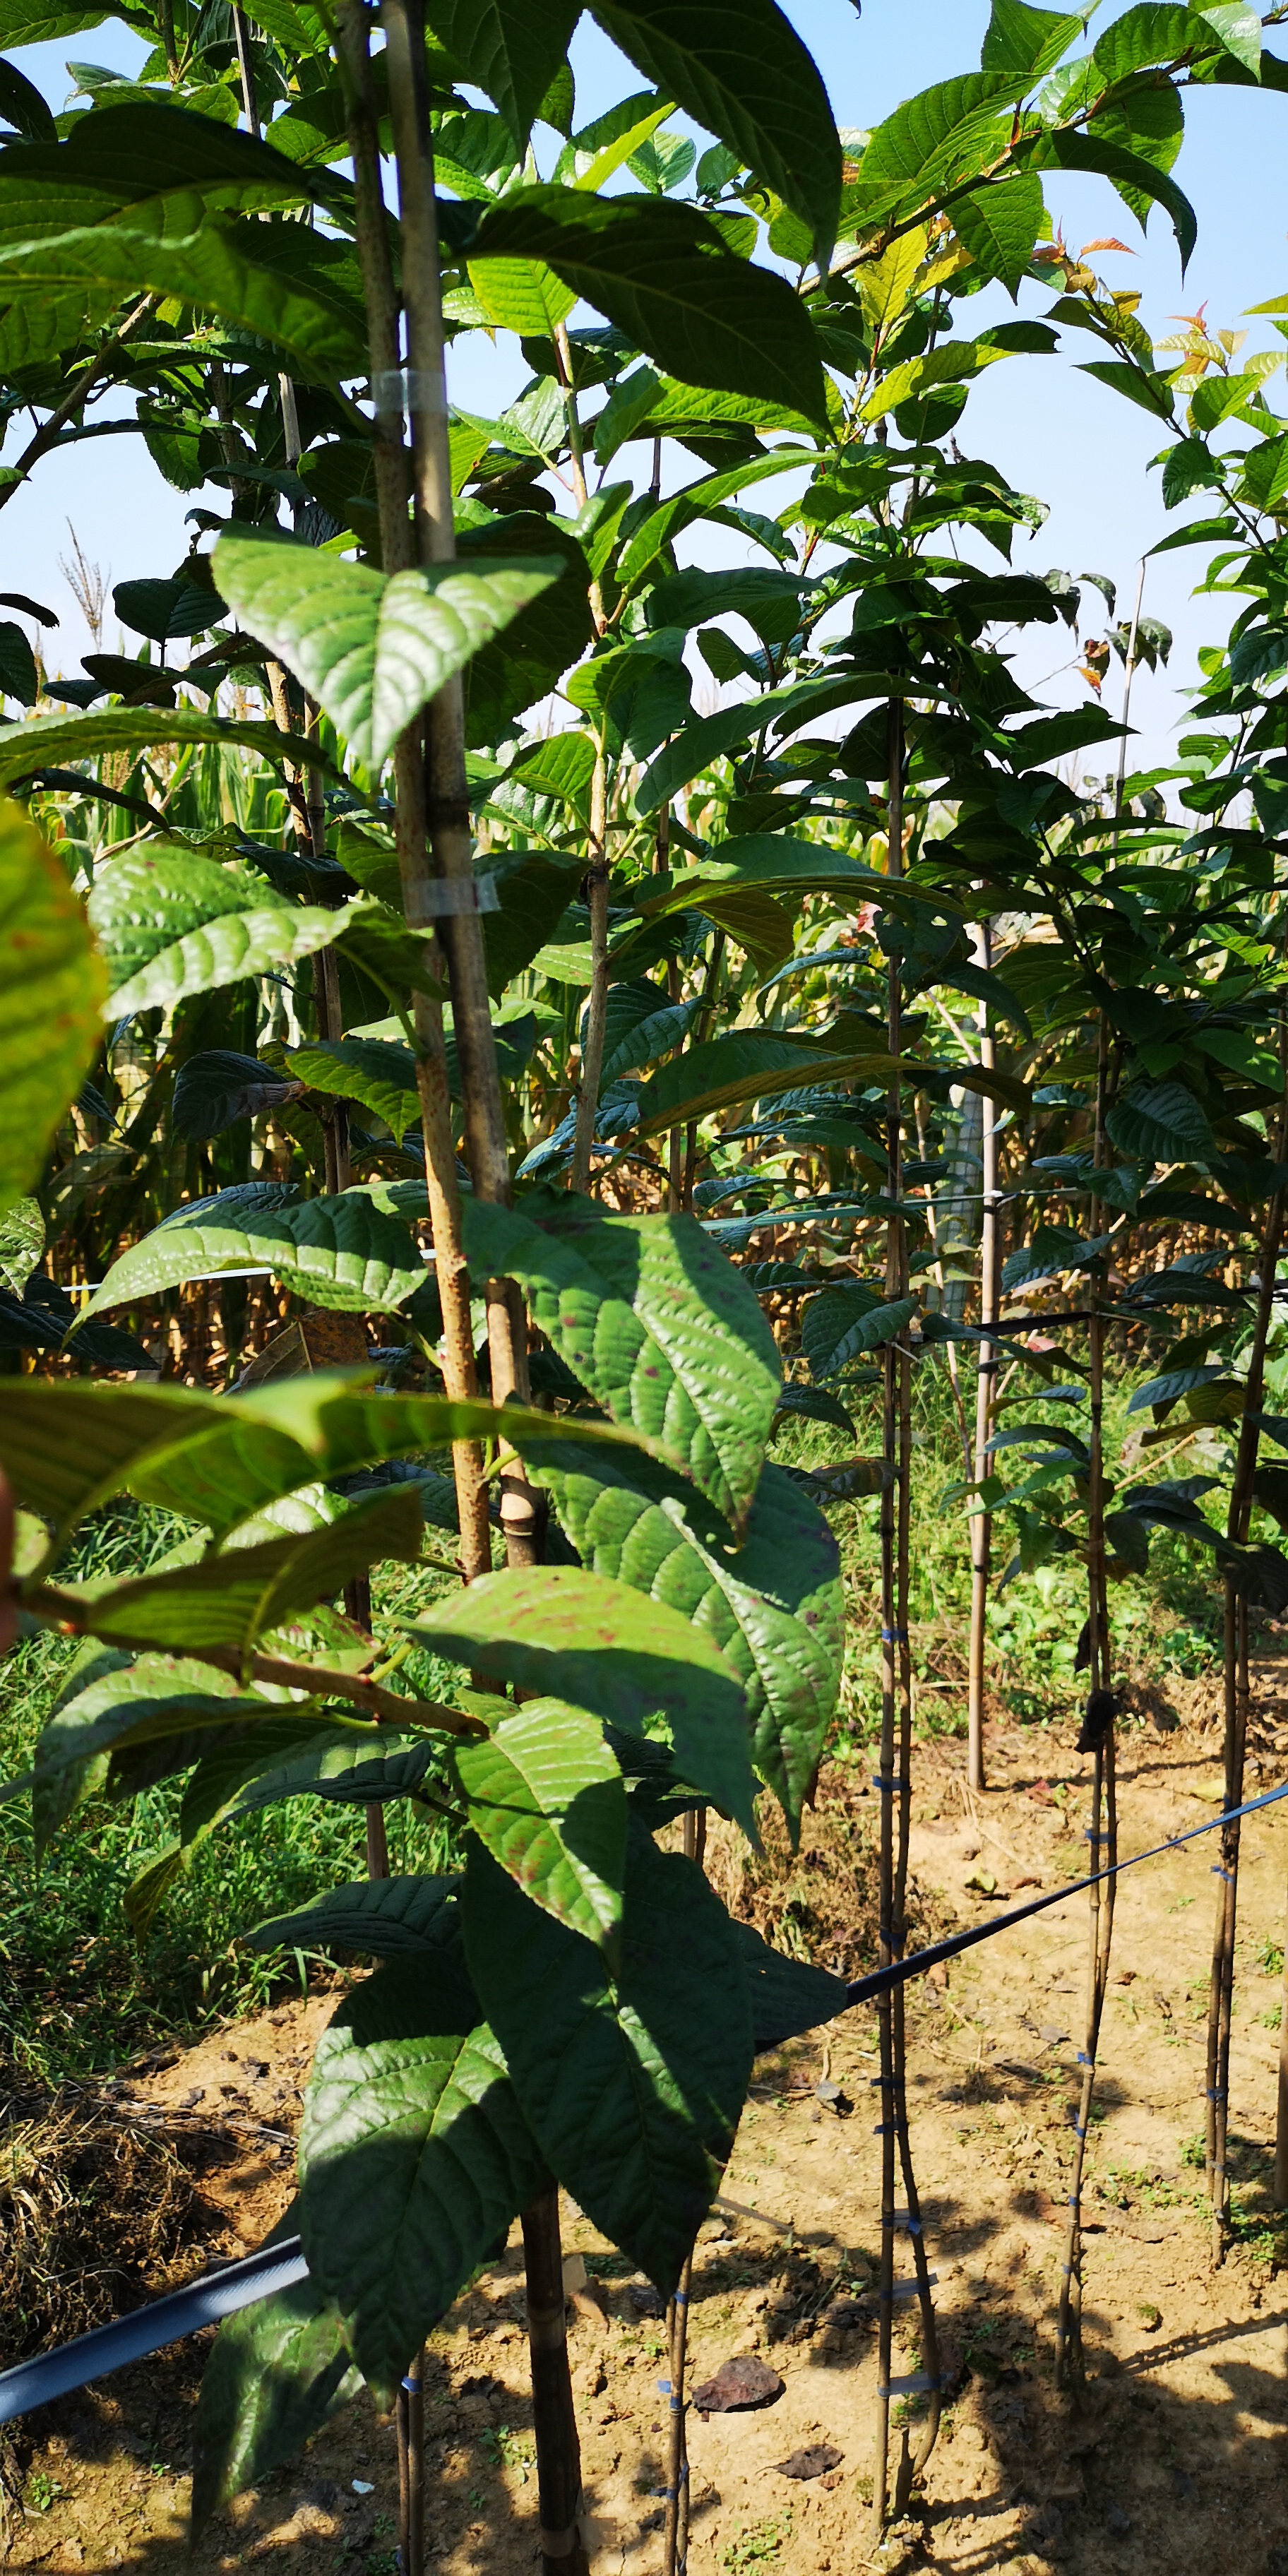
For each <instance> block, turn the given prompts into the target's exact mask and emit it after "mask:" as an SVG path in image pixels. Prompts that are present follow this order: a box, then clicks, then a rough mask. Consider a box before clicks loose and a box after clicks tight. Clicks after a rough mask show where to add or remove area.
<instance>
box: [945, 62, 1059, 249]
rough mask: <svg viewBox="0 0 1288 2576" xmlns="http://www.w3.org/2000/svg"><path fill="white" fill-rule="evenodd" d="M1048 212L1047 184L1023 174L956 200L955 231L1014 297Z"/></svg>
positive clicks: (1036, 177) (953, 218)
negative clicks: (1044, 188) (1045, 212)
mask: <svg viewBox="0 0 1288 2576" xmlns="http://www.w3.org/2000/svg"><path fill="white" fill-rule="evenodd" d="M1043 14H1044V15H1045V12H1044V13H1043ZM1066 23H1067V22H1066ZM1043 212H1044V206H1043V198H1042V182H1041V180H1040V179H1039V178H1038V176H1037V174H1036V172H1034V171H1027V170H1025V171H1017V172H1015V173H1013V175H1012V176H1011V177H1010V178H1007V179H1003V180H1001V181H999V182H997V183H995V184H991V185H989V186H987V187H982V188H976V189H974V190H972V191H971V192H970V194H969V195H966V196H962V197H955V198H954V199H953V212H952V222H953V230H954V232H955V233H956V235H957V237H958V239H959V241H963V242H964V243H965V245H966V248H967V250H968V251H969V252H970V255H971V259H972V260H973V262H974V265H975V267H976V268H977V269H978V270H979V271H980V274H981V276H983V277H1000V279H1001V280H1002V283H1003V285H1004V286H1005V287H1006V288H1007V290H1008V292H1009V293H1010V294H1011V295H1012V296H1013V297H1014V296H1015V295H1017V294H1018V292H1019V287H1020V281H1021V279H1022V278H1023V276H1024V273H1025V271H1026V269H1027V268H1028V265H1029V262H1030V260H1031V259H1032V257H1033V247H1034V244H1035V242H1036V241H1037V239H1038V236H1039V234H1040V231H1041V228H1042V217H1043Z"/></svg>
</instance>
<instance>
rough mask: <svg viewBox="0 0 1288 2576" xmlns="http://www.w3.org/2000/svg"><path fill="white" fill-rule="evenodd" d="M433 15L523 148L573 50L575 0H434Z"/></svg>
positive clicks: (465, 70) (456, 58) (441, 35)
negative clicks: (569, 46) (569, 51)
mask: <svg viewBox="0 0 1288 2576" xmlns="http://www.w3.org/2000/svg"><path fill="white" fill-rule="evenodd" d="M427 16H428V19H429V24H430V26H431V27H432V28H433V31H434V34H435V35H436V36H437V38H438V41H439V43H440V44H441V45H442V46H443V47H444V49H445V51H446V52H447V53H448V54H449V55H450V56H451V58H452V60H453V62H454V63H459V65H460V68H461V73H462V75H463V76H464V78H465V79H466V80H467V81H470V82H473V83H475V84H476V85H477V87H478V88H479V89H481V90H484V91H486V93H487V96H488V97H489V98H490V99H493V100H494V101H495V103H496V105H497V107H498V108H499V109H500V112H501V114H502V116H503V117H504V118H505V121H506V124H507V125H508V126H509V128H510V132H511V133H512V135H513V136H514V139H515V142H516V144H517V145H518V147H519V149H520V150H522V149H523V146H524V145H525V144H526V142H527V140H528V136H529V133H530V132H531V129H532V123H533V119H534V118H535V117H536V116H537V115H538V114H539V112H540V110H541V108H542V107H543V105H544V104H545V101H546V96H547V92H548V91H549V89H550V85H551V82H552V81H553V80H554V79H555V77H556V74H557V73H558V71H559V69H560V66H561V65H562V63H563V59H564V56H565V54H566V53H567V51H568V43H569V39H570V37H571V35H572V31H573V27H574V25H575V24H576V19H577V9H576V6H575V0H431V4H430V7H429V10H428V12H427Z"/></svg>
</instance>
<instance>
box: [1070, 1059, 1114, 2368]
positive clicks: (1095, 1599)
mask: <svg viewBox="0 0 1288 2576" xmlns="http://www.w3.org/2000/svg"><path fill="white" fill-rule="evenodd" d="M1108 1084H1109V1023H1108V1020H1107V1019H1106V1017H1105V1014H1104V1012H1103V1011H1102V1012H1101V1014H1100V1029H1099V1044H1098V1050H1097V1068H1096V1136H1095V1169H1096V1170H1097V1171H1098V1170H1099V1169H1100V1168H1101V1166H1102V1164H1103V1163H1104V1160H1105V1152H1106V1141H1105V1111H1106V1106H1107V1097H1108ZM1101 1212H1102V1210H1101V1201H1100V1199H1099V1197H1098V1196H1096V1195H1095V1193H1094V1192H1093V1195H1092V1198H1091V1205H1090V1218H1089V1223H1090V1228H1091V1232H1092V1234H1093V1235H1095V1234H1096V1233H1097V1232H1098V1231H1099V1227H1100V1222H1101ZM1100 1266H1101V1265H1098V1267H1100ZM1089 1339H1090V1355H1089V1356H1090V1368H1091V1441H1090V1460H1089V1466H1088V1476H1087V1638H1088V1657H1089V1664H1090V1672H1089V1676H1088V1678H1089V1683H1090V1692H1089V1697H1088V1701H1087V1718H1086V1723H1085V1725H1084V1728H1083V1734H1082V1738H1081V1741H1082V1743H1083V1746H1084V1749H1087V1750H1093V1749H1094V1755H1095V1767H1094V1773H1093V1779H1092V1792H1091V1822H1090V1825H1089V1827H1088V1837H1089V1842H1090V1858H1089V1862H1088V1867H1089V1869H1090V1870H1091V1871H1092V1872H1095V1871H1098V1870H1099V1868H1100V1865H1101V1863H1100V1844H1101V1838H1102V1834H1103V1837H1104V1840H1105V1842H1106V1846H1107V1850H1106V1858H1107V1864H1108V1866H1109V1867H1110V1868H1111V1869H1112V1868H1113V1866H1114V1864H1115V1863H1116V1861H1117V1858H1118V1804H1117V1780H1116V1772H1115V1760H1114V1732H1113V1729H1114V1705H1113V1700H1112V1697H1111V1696H1110V1691H1109V1681H1110V1651H1109V1621H1108V1599H1107V1589H1106V1582H1105V1495H1104V1379H1105V1326H1104V1317H1103V1315H1102V1314H1101V1312H1100V1311H1099V1300H1098V1299H1097V1302H1096V1308H1095V1311H1094V1312H1093V1314H1092V1318H1091V1325H1090V1334H1089ZM1116 1884H1117V1882H1116V1881H1115V1880H1114V1879H1112V1878H1110V1879H1108V1880H1107V1881H1106V1882H1105V1885H1104V1887H1103V1888H1101V1887H1098V1886H1097V1887H1093V1888H1092V1889H1091V1891H1090V1954H1089V1958H1088V1965H1087V2024H1086V2046H1085V2048H1084V2049H1083V2051H1082V2088H1081V2094H1080V2098H1079V2104H1078V2116H1077V2121H1076V2125H1075V2129H1074V2150H1073V2172H1072V2175H1071V2177H1070V2191H1069V2218H1068V2228H1067V2233H1066V2240H1065V2257H1064V2263H1063V2266H1062V2271H1061V2283H1060V2304H1059V2310H1058V2314H1057V2318H1056V2345H1055V2378H1056V2385H1057V2387H1059V2386H1061V2385H1062V2384H1063V2382H1064V2378H1065V2374H1066V2371H1067V2370H1068V2369H1069V2368H1070V2367H1071V2368H1072V2369H1073V2371H1074V2373H1075V2375H1076V2376H1077V2378H1078V2380H1079V2382H1080V2381H1081V2377H1082V2176H1083V2168H1084V2165H1085V2163H1086V2154H1087V2131H1088V2127H1089V2124H1090V2119H1091V2098H1092V2093H1093V2090H1094V2088H1095V2081H1096V2051H1097V2048H1098V2046H1099V2043H1100V2024H1101V2019H1102V2016H1103V2013H1104V2006H1105V1992H1106V1989H1107V1986H1108V1983H1109V1956H1110V1948H1111V1944H1112V1940H1113V1923H1114V1896H1115V1891H1116Z"/></svg>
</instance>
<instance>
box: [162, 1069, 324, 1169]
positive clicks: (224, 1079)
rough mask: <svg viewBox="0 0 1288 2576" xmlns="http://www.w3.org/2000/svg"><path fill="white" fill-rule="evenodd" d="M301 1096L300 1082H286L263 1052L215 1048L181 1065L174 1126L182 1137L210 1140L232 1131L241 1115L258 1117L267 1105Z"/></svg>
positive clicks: (172, 1108)
mask: <svg viewBox="0 0 1288 2576" xmlns="http://www.w3.org/2000/svg"><path fill="white" fill-rule="evenodd" d="M298 1097H299V1091H298V1087H297V1085H296V1084H295V1083H294V1082H291V1081H289V1080H287V1081H284V1080H283V1078H282V1075H281V1073H280V1071H278V1070H277V1069H276V1068H275V1067H274V1066H273V1065H271V1064H261V1063H260V1061H259V1058H258V1057H257V1056H253V1055H234V1054H232V1053H231V1052H230V1051H229V1050H227V1049H225V1048H222V1047H211V1048H208V1049H207V1050H205V1051H204V1052H203V1053H202V1054H201V1055H190V1056H189V1057H188V1058H187V1060H186V1062H185V1063H183V1064H181V1065H180V1067H179V1070H178V1072H177V1074H176V1075H175V1078H174V1091H173V1093H172V1095H171V1100H170V1125H171V1127H172V1128H173V1130H174V1133H175V1135H176V1136H186V1137H188V1138H189V1140H190V1142H191V1143H193V1144H194V1145H197V1144H204V1143H206V1142H207V1141H208V1139H209V1138H211V1137H212V1136H222V1135H224V1134H226V1132H227V1130H228V1129H229V1128H230V1127H234V1126H236V1124H237V1122H238V1120H239V1119H241V1118H255V1117H257V1116H258V1115H259V1112H260V1111H261V1110H262V1109H274V1108H277V1107H278V1106H279V1105H280V1104H281V1103H282V1102H284V1101H288V1100H294V1099H297V1098H298Z"/></svg>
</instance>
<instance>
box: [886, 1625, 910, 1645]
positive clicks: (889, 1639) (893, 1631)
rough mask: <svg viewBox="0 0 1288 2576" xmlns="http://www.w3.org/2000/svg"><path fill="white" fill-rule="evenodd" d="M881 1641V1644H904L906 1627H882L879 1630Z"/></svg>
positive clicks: (906, 1632)
mask: <svg viewBox="0 0 1288 2576" xmlns="http://www.w3.org/2000/svg"><path fill="white" fill-rule="evenodd" d="M881 1643H882V1645H883V1646H906V1645H907V1643H908V1631H907V1629H906V1628H883V1629H882V1631H881Z"/></svg>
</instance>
